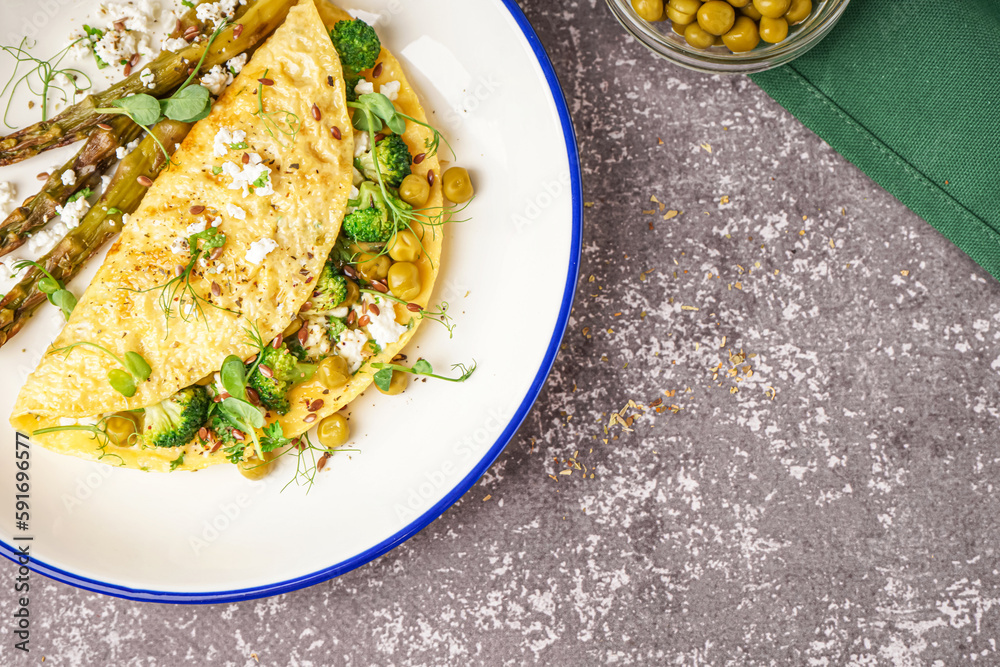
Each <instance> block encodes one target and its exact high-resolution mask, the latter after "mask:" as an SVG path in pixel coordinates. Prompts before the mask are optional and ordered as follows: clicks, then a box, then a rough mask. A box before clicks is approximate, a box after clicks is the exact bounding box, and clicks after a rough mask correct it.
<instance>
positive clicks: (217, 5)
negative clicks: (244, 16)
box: [195, 0, 247, 26]
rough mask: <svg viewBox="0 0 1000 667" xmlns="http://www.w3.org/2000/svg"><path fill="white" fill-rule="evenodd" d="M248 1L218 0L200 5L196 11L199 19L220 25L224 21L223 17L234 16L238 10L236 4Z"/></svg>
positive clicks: (243, 3)
mask: <svg viewBox="0 0 1000 667" xmlns="http://www.w3.org/2000/svg"><path fill="white" fill-rule="evenodd" d="M246 3H247V2H246V0H219V1H218V2H208V3H205V4H201V5H198V8H197V9H196V10H195V12H196V16H197V17H198V20H199V21H204V22H206V23H211V24H212V25H213V26H218V25H219V24H220V23H222V19H224V18H232V16H233V14H234V13H235V12H236V5H245V4H246Z"/></svg>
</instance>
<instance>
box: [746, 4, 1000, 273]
mask: <svg viewBox="0 0 1000 667" xmlns="http://www.w3.org/2000/svg"><path fill="white" fill-rule="evenodd" d="M752 78H753V80H754V82H756V83H757V85H759V86H760V87H761V88H762V89H764V91H765V92H766V93H767V94H768V95H770V96H771V97H773V98H774V99H775V100H776V101H777V102H778V103H779V104H781V105H782V106H783V107H785V108H786V109H788V110H789V111H790V112H791V113H792V114H794V115H795V116H796V117H798V118H799V119H800V120H801V121H802V122H803V123H805V125H806V126H808V127H809V128H810V129H812V130H813V131H814V132H816V134H818V135H819V136H820V137H822V138H823V139H824V140H825V141H826V142H828V143H829V144H830V145H831V146H832V147H833V148H834V149H835V150H837V151H838V152H839V153H840V154H841V155H843V156H844V157H846V158H847V159H848V160H850V161H851V162H853V163H854V164H856V165H857V166H858V167H860V168H861V169H862V170H863V171H864V172H865V173H866V174H868V175H869V176H870V177H871V178H872V180H874V181H875V182H876V183H878V184H879V185H880V186H882V187H883V188H885V189H886V190H888V191H889V192H890V193H892V194H893V195H894V196H895V197H897V198H898V199H899V200H900V201H902V202H903V203H904V204H906V206H907V207H909V208H910V209H911V210H913V211H914V212H915V213H916V214H917V215H919V216H920V217H922V218H924V219H925V220H926V221H927V222H929V223H931V224H932V225H934V227H935V228H937V230H938V231H940V232H941V233H942V234H944V235H945V236H946V237H948V238H949V239H950V240H951V241H952V242H954V243H955V244H956V245H957V246H958V247H960V248H962V250H964V251H965V252H966V253H968V254H969V256H970V257H972V258H973V259H974V260H975V261H976V262H978V263H979V265H980V266H982V267H983V268H984V269H986V270H987V271H989V272H990V273H991V274H992V275H993V277H994V278H997V279H998V280H1000V187H998V186H1000V0H907V1H906V2H902V1H900V0H894V1H890V2H884V1H880V0H853V1H852V2H851V4H850V6H849V7H848V8H847V11H846V12H845V13H844V15H843V17H842V18H841V20H840V23H838V24H837V26H836V27H835V28H834V30H833V31H832V32H831V33H830V34H829V35H827V37H826V39H824V40H823V41H822V42H821V43H820V44H818V45H817V46H816V47H815V48H814V49H813V50H812V51H810V52H809V53H807V54H806V55H804V56H802V57H801V58H799V59H798V60H795V61H794V62H792V63H790V64H788V65H786V66H784V67H780V68H778V69H775V70H771V71H769V72H762V73H760V74H755V75H753V76H752Z"/></svg>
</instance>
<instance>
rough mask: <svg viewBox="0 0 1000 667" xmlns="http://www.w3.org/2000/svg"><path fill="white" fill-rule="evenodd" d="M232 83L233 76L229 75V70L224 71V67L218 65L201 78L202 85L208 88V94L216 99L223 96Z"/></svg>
mask: <svg viewBox="0 0 1000 667" xmlns="http://www.w3.org/2000/svg"><path fill="white" fill-rule="evenodd" d="M232 82H233V75H232V74H230V73H229V70H227V69H223V68H222V65H216V66H215V67H213V68H212V69H210V70H208V72H206V73H205V74H204V75H203V76H202V77H201V85H203V86H205V87H206V88H208V92H210V93H212V94H213V95H215V96H216V97H218V96H219V95H221V94H222V91H224V90H225V89H226V86H228V85H229V84H231V83H232Z"/></svg>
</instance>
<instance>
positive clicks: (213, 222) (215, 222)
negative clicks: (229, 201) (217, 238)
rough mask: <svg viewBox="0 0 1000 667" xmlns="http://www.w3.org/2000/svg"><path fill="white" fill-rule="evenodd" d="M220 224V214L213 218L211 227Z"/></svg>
mask: <svg viewBox="0 0 1000 667" xmlns="http://www.w3.org/2000/svg"><path fill="white" fill-rule="evenodd" d="M221 224H222V216H221V215H220V216H219V217H218V218H216V219H215V220H213V221H212V226H213V227H218V226H219V225H221Z"/></svg>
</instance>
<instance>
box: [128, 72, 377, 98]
mask: <svg viewBox="0 0 1000 667" xmlns="http://www.w3.org/2000/svg"><path fill="white" fill-rule="evenodd" d="M139 81H141V82H142V84H143V85H144V86H146V87H147V88H156V83H155V82H156V75H155V74H153V71H152V70H151V69H149V68H148V67H146V68H145V69H143V70H142V71H141V72H139ZM382 88H383V90H384V89H385V86H382ZM393 99H395V98H393Z"/></svg>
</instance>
